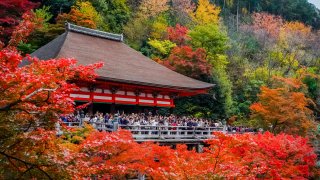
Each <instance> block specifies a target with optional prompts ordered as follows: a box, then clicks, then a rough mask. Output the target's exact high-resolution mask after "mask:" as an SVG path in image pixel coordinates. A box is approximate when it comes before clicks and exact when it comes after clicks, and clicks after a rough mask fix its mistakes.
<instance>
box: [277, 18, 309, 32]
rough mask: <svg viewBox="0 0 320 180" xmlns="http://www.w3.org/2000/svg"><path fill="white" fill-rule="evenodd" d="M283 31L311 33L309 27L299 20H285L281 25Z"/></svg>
mask: <svg viewBox="0 0 320 180" xmlns="http://www.w3.org/2000/svg"><path fill="white" fill-rule="evenodd" d="M282 28H283V29H284V30H285V31H287V32H288V33H289V32H292V33H299V34H301V35H307V34H310V33H311V27H310V26H306V25H305V24H303V23H301V22H296V21H295V22H286V23H285V24H284V25H283V27H282Z"/></svg>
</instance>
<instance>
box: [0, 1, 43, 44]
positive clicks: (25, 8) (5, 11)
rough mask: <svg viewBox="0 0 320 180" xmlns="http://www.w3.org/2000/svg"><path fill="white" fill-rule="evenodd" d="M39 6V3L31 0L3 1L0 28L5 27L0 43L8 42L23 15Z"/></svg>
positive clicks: (0, 4)
mask: <svg viewBox="0 0 320 180" xmlns="http://www.w3.org/2000/svg"><path fill="white" fill-rule="evenodd" d="M37 5H38V4H37V3H34V2H31V1H29V0H1V1H0V27H3V29H2V31H1V32H2V33H0V35H1V38H0V41H2V42H5V43H6V42H8V38H9V37H10V36H11V34H12V32H13V31H14V29H15V27H16V26H17V25H18V24H19V22H20V20H21V19H22V15H23V14H24V13H26V12H29V11H30V10H31V9H33V8H35V7H37Z"/></svg>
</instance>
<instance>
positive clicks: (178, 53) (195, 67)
mask: <svg viewBox="0 0 320 180" xmlns="http://www.w3.org/2000/svg"><path fill="white" fill-rule="evenodd" d="M159 62H160V63H162V64H164V65H165V66H166V67H168V68H170V69H172V70H174V71H177V72H179V73H182V74H186V75H189V76H192V77H197V76H200V75H203V74H210V69H211V66H210V64H209V63H208V61H207V60H206V51H205V50H204V49H203V48H197V49H196V50H193V49H192V48H191V47H190V46H176V47H174V48H173V49H172V51H171V53H170V55H169V57H168V58H167V59H165V60H160V61H159Z"/></svg>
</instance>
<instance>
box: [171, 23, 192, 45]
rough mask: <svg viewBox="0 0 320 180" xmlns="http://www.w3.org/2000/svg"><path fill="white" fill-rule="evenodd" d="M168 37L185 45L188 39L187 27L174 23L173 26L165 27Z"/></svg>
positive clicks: (178, 43)
mask: <svg viewBox="0 0 320 180" xmlns="http://www.w3.org/2000/svg"><path fill="white" fill-rule="evenodd" d="M167 34H168V39H169V40H170V41H172V42H174V43H176V44H177V45H179V46H181V45H185V44H186V41H188V40H190V37H189V36H188V28H187V27H184V26H181V25H180V24H176V26H175V27H168V29H167Z"/></svg>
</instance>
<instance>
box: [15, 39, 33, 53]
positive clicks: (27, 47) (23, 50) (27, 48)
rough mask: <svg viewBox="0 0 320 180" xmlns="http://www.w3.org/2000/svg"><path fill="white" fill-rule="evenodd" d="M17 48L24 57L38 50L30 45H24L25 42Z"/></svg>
mask: <svg viewBox="0 0 320 180" xmlns="http://www.w3.org/2000/svg"><path fill="white" fill-rule="evenodd" d="M17 48H18V50H19V51H20V52H21V53H22V54H24V55H25V54H30V53H32V52H33V51H35V50H37V46H35V45H32V44H29V43H23V42H20V43H19V45H18V47H17Z"/></svg>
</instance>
